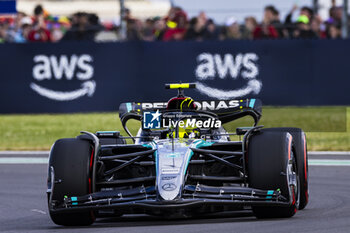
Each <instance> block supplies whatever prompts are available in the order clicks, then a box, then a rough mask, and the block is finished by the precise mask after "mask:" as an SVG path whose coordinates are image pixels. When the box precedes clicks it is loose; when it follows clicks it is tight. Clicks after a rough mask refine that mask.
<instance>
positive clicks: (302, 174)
mask: <svg viewBox="0 0 350 233" xmlns="http://www.w3.org/2000/svg"><path fill="white" fill-rule="evenodd" d="M262 131H263V132H264V131H271V132H288V133H290V134H291V135H292V136H293V146H294V149H295V157H296V160H297V165H298V173H299V179H300V202H299V210H302V209H304V208H305V207H306V205H307V203H308V201H309V171H308V155H307V143H306V136H305V133H304V131H303V130H302V129H299V128H287V127H285V128H267V129H263V130H262Z"/></svg>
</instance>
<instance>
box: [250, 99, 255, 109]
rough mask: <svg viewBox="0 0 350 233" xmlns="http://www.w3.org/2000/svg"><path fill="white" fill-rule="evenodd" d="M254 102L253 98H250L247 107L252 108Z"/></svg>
mask: <svg viewBox="0 0 350 233" xmlns="http://www.w3.org/2000/svg"><path fill="white" fill-rule="evenodd" d="M254 104H255V99H251V100H250V102H249V107H250V108H254Z"/></svg>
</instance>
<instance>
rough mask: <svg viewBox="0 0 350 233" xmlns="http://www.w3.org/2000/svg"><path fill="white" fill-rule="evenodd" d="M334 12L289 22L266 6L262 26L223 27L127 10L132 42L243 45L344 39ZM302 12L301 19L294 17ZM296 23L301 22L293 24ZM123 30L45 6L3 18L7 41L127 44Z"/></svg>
mask: <svg viewBox="0 0 350 233" xmlns="http://www.w3.org/2000/svg"><path fill="white" fill-rule="evenodd" d="M332 3H333V5H332V7H331V8H330V9H329V18H328V19H321V17H320V16H319V15H318V14H316V13H315V12H314V11H313V10H312V9H311V8H310V7H307V6H304V7H301V8H298V7H297V6H293V8H292V9H291V11H290V12H289V14H288V15H287V16H286V17H285V19H281V17H280V13H279V11H278V9H276V8H275V7H274V6H273V5H269V6H266V7H265V9H264V17H263V20H262V22H258V21H257V19H256V18H255V17H250V16H248V17H246V18H245V20H244V23H239V22H238V21H237V20H236V19H235V18H234V17H229V18H227V20H226V22H225V24H224V25H218V24H216V23H215V22H214V20H213V19H210V18H208V17H207V15H206V14H205V12H201V13H199V15H198V16H197V17H193V18H188V16H187V14H186V12H185V11H184V10H182V9H181V8H180V7H172V8H171V9H170V10H169V13H168V14H167V15H166V16H165V17H154V18H150V19H147V20H144V21H143V20H140V19H137V18H135V17H133V16H132V14H131V12H130V10H128V9H126V12H125V17H124V22H125V23H126V33H124V34H125V37H126V40H129V41H139V40H144V41H173V40H196V41H202V40H238V39H276V38H282V39H298V38H302V39H317V38H320V39H337V38H341V26H342V25H341V19H342V14H343V10H342V7H341V6H336V5H335V1H332ZM297 11H299V13H298V15H297V17H293V15H294V14H296V12H297ZM293 18H296V20H295V21H293V20H292V19H293ZM120 34H121V30H120V25H116V24H114V23H104V24H101V22H100V20H99V18H98V16H97V15H95V14H89V13H85V12H77V13H75V14H74V15H72V16H70V17H66V16H58V17H56V16H52V15H50V14H49V13H48V12H47V11H45V10H44V8H43V7H42V6H41V5H38V6H36V7H35V9H34V12H33V15H32V16H28V15H26V14H24V13H22V12H18V13H17V15H16V16H15V17H0V43H1V42H16V43H23V42H57V41H68V40H71V41H72V40H73V41H81V40H88V41H116V40H119V39H121V37H120Z"/></svg>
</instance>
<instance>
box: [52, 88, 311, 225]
mask: <svg viewBox="0 0 350 233" xmlns="http://www.w3.org/2000/svg"><path fill="white" fill-rule="evenodd" d="M193 87H195V84H189V83H187V84H167V85H166V88H168V89H177V90H178V95H177V96H176V97H174V98H172V99H170V100H169V101H168V102H156V103H123V104H121V105H120V108H119V117H120V120H121V122H122V125H123V127H124V130H125V131H126V133H127V134H129V136H127V137H126V136H124V137H123V136H121V135H120V133H119V132H118V131H99V132H96V133H90V132H84V131H83V132H82V134H81V135H79V136H77V137H76V138H65V139H59V140H57V141H56V142H55V143H54V145H53V146H52V149H51V152H50V159H49V169H48V170H49V171H48V180H47V186H48V189H47V197H48V207H49V212H50V216H51V219H52V220H53V222H55V223H56V224H58V225H65V226H68V225H89V224H92V223H93V222H94V220H95V219H96V218H97V217H103V216H109V215H111V214H112V215H114V216H121V215H123V214H150V215H159V216H166V217H175V218H177V217H190V216H194V215H196V216H197V215H203V214H208V213H215V212H223V211H232V210H250V209H251V210H252V211H253V214H254V215H255V216H256V217H257V218H275V217H278V218H279V217H291V216H293V215H294V214H295V213H296V211H297V210H298V209H299V210H300V209H303V208H305V206H306V205H307V203H308V163H307V148H306V139H305V134H304V132H303V131H302V130H301V129H298V128H263V127H262V126H258V121H259V119H260V118H261V112H262V110H261V101H260V100H258V99H242V100H213V101H198V102H195V101H194V100H193V99H191V98H189V97H185V95H184V89H185V88H193ZM245 116H250V117H252V118H253V120H254V125H253V126H252V127H239V128H237V129H236V132H234V133H229V132H227V131H226V130H225V129H224V127H223V124H225V123H228V122H231V121H233V120H236V119H239V118H241V117H245ZM129 120H137V121H140V123H141V127H140V129H139V131H138V133H137V135H135V136H134V135H132V134H131V132H130V131H129V129H128V127H127V122H128V121H129ZM234 137H235V138H237V140H235V141H233V140H232V139H231V138H234ZM238 138H239V140H238ZM127 140H128V141H131V140H132V141H133V143H131V144H130V143H129V144H127V143H126V141H127Z"/></svg>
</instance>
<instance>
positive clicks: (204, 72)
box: [195, 53, 262, 99]
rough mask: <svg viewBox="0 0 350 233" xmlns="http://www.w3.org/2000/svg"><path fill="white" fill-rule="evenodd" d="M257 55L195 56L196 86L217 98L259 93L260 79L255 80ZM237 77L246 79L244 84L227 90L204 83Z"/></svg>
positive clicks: (200, 90)
mask: <svg viewBox="0 0 350 233" xmlns="http://www.w3.org/2000/svg"><path fill="white" fill-rule="evenodd" d="M258 60H259V57H258V55H256V54H255V53H245V54H237V55H236V56H234V55H232V54H225V55H224V56H221V55H219V54H210V53H202V54H200V55H198V56H197V61H198V65H197V67H196V70H195V75H196V78H197V80H198V82H197V85H196V88H197V89H198V91H199V92H200V93H202V94H205V95H207V96H210V97H213V98H217V99H233V98H238V97H242V96H246V95H248V94H259V93H260V91H261V88H262V83H261V81H259V80H257V76H258V75H259V67H258V64H257V61H258ZM239 77H241V78H243V79H244V80H246V85H244V86H242V87H235V88H232V89H229V90H223V89H218V88H215V87H210V86H208V85H207V84H205V83H204V81H207V80H216V81H218V82H219V81H220V80H224V79H228V78H230V79H232V80H237V79H238V78H239ZM232 86H234V85H232Z"/></svg>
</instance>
